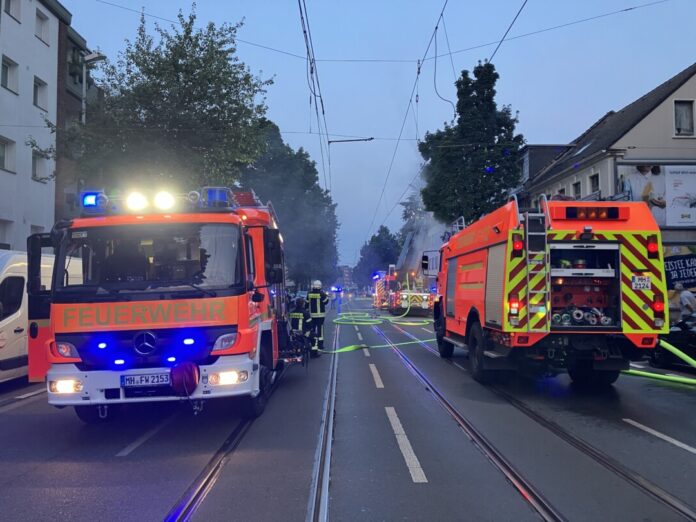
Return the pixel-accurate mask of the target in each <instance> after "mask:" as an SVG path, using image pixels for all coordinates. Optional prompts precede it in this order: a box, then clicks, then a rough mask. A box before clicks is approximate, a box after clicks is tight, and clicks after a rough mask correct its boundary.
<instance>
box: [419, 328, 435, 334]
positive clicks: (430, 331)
mask: <svg viewBox="0 0 696 522" xmlns="http://www.w3.org/2000/svg"><path fill="white" fill-rule="evenodd" d="M421 330H424V331H426V332H428V333H433V331H432V330H428V329H427V328H423V327H421Z"/></svg>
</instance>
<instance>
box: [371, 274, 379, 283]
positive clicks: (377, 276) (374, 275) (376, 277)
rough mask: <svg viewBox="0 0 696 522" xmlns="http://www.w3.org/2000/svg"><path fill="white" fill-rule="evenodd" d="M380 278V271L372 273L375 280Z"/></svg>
mask: <svg viewBox="0 0 696 522" xmlns="http://www.w3.org/2000/svg"><path fill="white" fill-rule="evenodd" d="M378 279H379V274H378V273H374V274H372V280H373V281H377V280H378Z"/></svg>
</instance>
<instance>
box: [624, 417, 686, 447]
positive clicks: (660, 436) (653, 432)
mask: <svg viewBox="0 0 696 522" xmlns="http://www.w3.org/2000/svg"><path fill="white" fill-rule="evenodd" d="M623 421H624V422H627V423H628V424H630V425H631V426H635V427H636V428H638V429H639V430H643V431H645V432H646V433H650V435H654V436H655V437H657V438H658V439H662V440H664V441H665V442H669V443H670V444H673V445H675V446H676V447H678V448H681V449H683V450H686V451H688V452H689V453H693V454H694V455H696V448H692V447H691V446H689V445H688V444H684V443H683V442H680V441H678V440H677V439H673V438H672V437H670V436H669V435H665V434H664V433H660V432H659V431H657V430H654V429H652V428H649V427H648V426H645V425H644V424H641V423H640V422H636V421H634V420H632V419H623Z"/></svg>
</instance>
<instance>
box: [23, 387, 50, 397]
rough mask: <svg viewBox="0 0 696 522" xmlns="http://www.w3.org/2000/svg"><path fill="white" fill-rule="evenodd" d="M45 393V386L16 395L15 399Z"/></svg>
mask: <svg viewBox="0 0 696 522" xmlns="http://www.w3.org/2000/svg"><path fill="white" fill-rule="evenodd" d="M42 393H46V388H41V389H40V390H34V391H33V392H29V393H25V394H24V395H17V396H16V397H15V399H28V398H29V397H34V396H35V395H41V394H42Z"/></svg>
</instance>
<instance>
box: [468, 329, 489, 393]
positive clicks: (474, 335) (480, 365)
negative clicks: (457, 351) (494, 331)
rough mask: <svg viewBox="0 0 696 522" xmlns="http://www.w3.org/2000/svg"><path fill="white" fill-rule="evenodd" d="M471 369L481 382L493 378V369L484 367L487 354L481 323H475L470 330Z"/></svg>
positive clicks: (476, 378) (484, 382)
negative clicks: (485, 353)
mask: <svg viewBox="0 0 696 522" xmlns="http://www.w3.org/2000/svg"><path fill="white" fill-rule="evenodd" d="M468 346H469V369H470V370H471V376H472V377H473V378H474V379H475V380H477V381H478V382H480V383H481V384H486V383H488V382H489V381H490V380H491V371H490V370H486V369H484V363H485V357H486V356H485V355H484V354H483V352H484V348H485V345H484V342H483V332H482V331H481V325H480V324H478V323H474V324H473V326H472V327H471V331H470V332H469V345H468Z"/></svg>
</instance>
